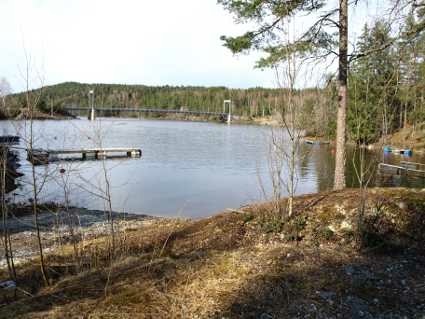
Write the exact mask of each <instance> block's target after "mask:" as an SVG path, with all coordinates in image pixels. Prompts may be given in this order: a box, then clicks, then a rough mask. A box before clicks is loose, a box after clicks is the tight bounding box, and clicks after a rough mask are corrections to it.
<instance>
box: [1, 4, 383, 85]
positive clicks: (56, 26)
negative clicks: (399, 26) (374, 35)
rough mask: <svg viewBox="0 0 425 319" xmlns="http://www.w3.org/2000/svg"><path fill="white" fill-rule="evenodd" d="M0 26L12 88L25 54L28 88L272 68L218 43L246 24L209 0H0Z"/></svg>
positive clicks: (211, 79) (228, 76)
mask: <svg viewBox="0 0 425 319" xmlns="http://www.w3.org/2000/svg"><path fill="white" fill-rule="evenodd" d="M383 3H385V1H384V0H382V1H380V0H375V1H364V2H363V4H362V5H361V6H360V7H359V8H357V9H356V10H355V11H353V12H352V14H351V18H350V19H351V21H352V22H353V23H352V24H351V25H352V28H351V30H350V33H351V34H352V38H355V37H356V36H357V35H358V33H359V32H360V28H361V26H362V25H363V24H364V22H365V21H366V20H367V19H369V20H370V19H373V18H374V17H375V16H377V15H379V14H380V12H379V7H381V6H382V5H383ZM299 21H301V22H300V23H301V24H303V23H304V22H302V20H299ZM0 30H2V31H1V39H0V77H6V78H7V79H8V81H9V82H10V83H11V86H12V89H13V90H14V91H19V90H22V89H24V88H25V80H24V79H25V75H24V74H25V72H24V71H25V65H26V63H25V61H26V58H25V54H27V56H28V57H29V60H30V62H31V63H30V66H31V68H30V86H31V87H38V86H39V85H40V84H41V83H43V84H44V85H48V84H54V83H59V82H64V81H78V82H88V83H94V82H96V83H99V82H101V83H128V84H146V85H166V84H168V85H203V86H217V85H220V86H221V85H224V86H228V87H237V88H246V87H255V86H264V87H275V86H276V80H275V75H274V73H273V72H272V71H270V70H265V71H261V70H257V69H254V68H253V65H254V62H255V60H256V59H257V58H258V56H259V55H258V54H255V53H253V54H250V55H242V56H238V57H235V56H233V55H232V54H231V53H230V52H229V51H228V50H227V49H226V48H224V47H223V46H222V43H221V41H220V39H219V37H220V36H221V35H223V34H226V35H229V34H230V35H232V34H233V35H236V34H240V33H241V32H243V31H244V30H246V27H245V26H243V25H236V24H235V23H234V21H233V18H232V16H230V15H229V14H228V13H227V12H225V11H224V10H223V9H222V8H221V7H220V6H219V5H217V4H216V0H181V1H176V0H155V1H147V0H120V1H112V0H111V1H110V0H0ZM315 72H319V73H320V72H321V71H320V70H318V71H315Z"/></svg>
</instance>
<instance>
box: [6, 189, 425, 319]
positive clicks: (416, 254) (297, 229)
mask: <svg viewBox="0 0 425 319" xmlns="http://www.w3.org/2000/svg"><path fill="white" fill-rule="evenodd" d="M362 198H363V199H365V201H364V205H361V203H362V201H361V200H362ZM424 199H425V190H412V189H404V188H397V189H379V188H377V189H370V190H368V192H367V194H366V197H362V195H361V194H360V193H359V191H358V190H351V189H347V190H344V191H340V192H328V193H320V194H314V195H305V196H300V197H297V198H296V199H295V213H294V214H293V216H291V217H289V218H285V219H282V216H281V215H279V214H277V213H275V212H274V211H273V210H272V207H273V205H271V203H260V204H256V205H250V206H246V207H242V208H240V209H237V210H232V211H230V210H229V211H228V212H224V213H221V214H218V215H215V216H212V217H210V218H205V219H201V220H177V219H176V220H172V219H152V220H149V222H144V223H134V224H133V225H131V223H130V225H129V227H128V228H126V229H125V230H121V231H119V230H118V231H117V233H116V237H115V241H116V245H115V248H116V249H115V251H114V253H113V255H114V260H113V261H112V264H111V260H110V258H109V257H110V256H111V255H110V252H111V250H110V247H111V246H110V243H111V241H110V239H111V238H110V237H109V236H106V235H105V234H99V235H98V236H97V235H96V236H92V237H90V238H87V239H84V238H82V239H81V241H79V242H78V255H77V256H75V255H74V252H75V250H74V249H72V245H70V244H67V243H64V244H63V245H62V246H60V247H58V248H57V249H52V250H51V251H49V252H48V254H47V256H46V264H47V268H48V272H49V275H50V278H51V285H50V286H49V287H42V283H41V282H42V281H41V279H40V275H39V265H38V263H37V262H36V259H34V260H32V261H28V262H26V263H22V264H21V265H19V267H18V278H20V279H19V285H20V287H21V288H22V289H23V290H25V291H27V292H28V294H26V295H25V294H23V293H18V300H16V301H13V300H9V301H5V302H4V304H3V306H2V307H1V308H0V317H2V318H77V317H78V318H79V317H81V318H423V316H424V315H425V276H424V273H425V257H424V248H425V247H424V245H423V243H424V240H425V218H424V217H425V215H424V214H425V200H424ZM284 204H285V200H282V205H283V206H284ZM361 208H363V209H361ZM76 261H78V266H77V264H76ZM2 276H3V277H5V276H6V274H5V273H3V274H2Z"/></svg>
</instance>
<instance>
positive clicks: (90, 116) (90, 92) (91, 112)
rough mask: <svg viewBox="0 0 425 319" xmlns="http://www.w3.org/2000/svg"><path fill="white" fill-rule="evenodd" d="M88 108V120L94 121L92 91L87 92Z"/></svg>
mask: <svg viewBox="0 0 425 319" xmlns="http://www.w3.org/2000/svg"><path fill="white" fill-rule="evenodd" d="M89 107H90V114H89V120H90V121H94V118H95V114H94V90H90V91H89Z"/></svg>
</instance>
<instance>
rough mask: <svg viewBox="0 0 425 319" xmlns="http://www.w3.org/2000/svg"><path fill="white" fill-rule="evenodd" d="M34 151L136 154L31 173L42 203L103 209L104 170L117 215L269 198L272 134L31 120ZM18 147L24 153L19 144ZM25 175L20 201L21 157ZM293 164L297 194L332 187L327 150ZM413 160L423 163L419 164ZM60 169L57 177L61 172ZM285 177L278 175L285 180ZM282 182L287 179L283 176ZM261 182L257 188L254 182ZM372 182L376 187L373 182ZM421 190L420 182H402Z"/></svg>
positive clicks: (13, 129) (205, 210)
mask: <svg viewBox="0 0 425 319" xmlns="http://www.w3.org/2000/svg"><path fill="white" fill-rule="evenodd" d="M33 132H34V136H35V141H34V147H35V148H47V149H63V148H76V149H80V148H84V147H87V148H91V147H99V146H102V147H138V148H141V149H142V151H143V156H142V158H140V159H120V160H117V159H114V160H105V161H65V162H64V161H62V162H54V163H51V164H49V165H45V166H37V168H36V171H37V176H38V180H39V183H40V185H42V188H41V192H40V198H41V200H42V201H44V202H48V201H55V202H64V200H65V194H66V197H67V198H68V201H69V203H70V204H71V205H73V206H79V207H86V208H90V209H104V208H105V205H106V203H107V202H106V201H105V199H104V197H105V191H106V183H105V171H106V172H107V176H108V180H109V182H110V184H111V198H112V201H111V202H112V208H113V209H114V210H116V211H126V212H132V213H143V214H149V215H157V216H183V217H201V216H208V215H212V214H213V213H215V212H218V211H221V210H223V209H225V208H237V207H239V206H241V205H245V204H248V203H250V202H253V201H258V200H264V199H265V196H264V194H263V192H262V191H261V187H260V185H262V186H263V188H264V189H265V190H266V193H268V194H269V193H270V191H271V182H270V174H269V171H270V169H269V164H268V163H269V160H268V159H269V158H270V156H269V155H268V154H269V145H270V136H271V129H270V128H269V127H260V126H253V125H236V124H232V125H227V124H218V123H203V122H183V121H164V120H145V119H142V120H137V119H106V118H101V119H97V120H96V121H94V122H90V121H87V120H85V119H79V120H67V121H34V127H33ZM0 134H19V135H21V136H28V134H29V126H28V123H25V122H22V121H21V122H19V121H17V122H6V121H3V122H0ZM20 147H22V148H24V147H25V143H24V142H23V141H22V142H21V145H20ZM19 152H20V158H21V165H22V166H21V168H20V171H21V172H22V173H24V176H23V177H21V178H20V179H19V184H20V187H19V188H18V189H17V190H15V191H14V194H13V195H12V196H13V198H14V200H15V201H19V202H23V201H26V200H28V198H30V197H31V187H30V183H31V179H30V176H31V174H30V172H31V166H30V165H31V164H30V163H29V162H27V161H26V160H25V158H26V152H25V151H24V150H20V151H19ZM301 154H302V156H301V155H300V158H299V159H298V160H297V167H296V172H297V188H296V192H297V194H305V193H313V192H317V191H324V190H328V189H331V188H332V182H333V170H334V150H333V148H332V147H331V146H326V145H325V146H319V145H302V148H301ZM352 158H353V151H350V152H349V153H348V156H347V164H348V165H347V184H348V185H349V186H356V185H357V182H356V181H357V180H358V179H357V178H356V174H355V170H354V169H353V165H352V164H353V160H352ZM399 160H400V158H399V157H391V156H390V157H385V158H384V157H383V154H381V152H379V153H368V154H367V161H366V162H367V163H368V164H370V165H371V168H372V171H374V170H375V169H376V164H377V163H378V162H380V161H385V162H389V163H396V162H397V161H399ZM412 160H416V161H422V162H423V161H424V159H423V158H413V159H412ZM61 170H62V173H61ZM286 175H287V174H283V176H286ZM284 178H285V177H284ZM260 180H261V182H260ZM374 183H377V184H379V183H382V180H380V179H373V180H372V182H371V185H372V184H374ZM385 183H390V184H400V183H401V184H405V183H408V184H409V183H410V186H419V187H423V186H424V185H423V180H420V181H413V182H411V181H401V180H398V179H395V180H394V179H391V181H390V182H388V180H387V181H385Z"/></svg>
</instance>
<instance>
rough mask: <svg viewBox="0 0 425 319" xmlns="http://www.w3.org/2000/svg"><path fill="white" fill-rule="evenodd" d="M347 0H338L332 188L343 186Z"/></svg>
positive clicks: (341, 187) (338, 188) (336, 188)
mask: <svg viewBox="0 0 425 319" xmlns="http://www.w3.org/2000/svg"><path fill="white" fill-rule="evenodd" d="M347 15H348V0H340V1H339V25H340V26H339V72H338V86H339V90H338V115H337V126H336V155H335V179H334V189H335V190H340V189H343V188H345V118H346V110H347V74H348V61H347V46H348V44H347V43H348V32H347V27H348V19H347Z"/></svg>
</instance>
